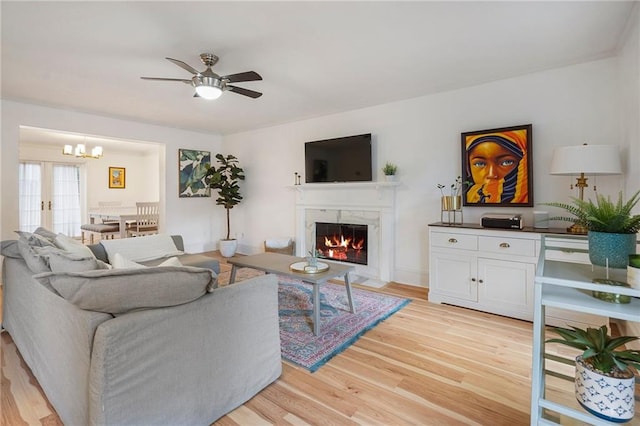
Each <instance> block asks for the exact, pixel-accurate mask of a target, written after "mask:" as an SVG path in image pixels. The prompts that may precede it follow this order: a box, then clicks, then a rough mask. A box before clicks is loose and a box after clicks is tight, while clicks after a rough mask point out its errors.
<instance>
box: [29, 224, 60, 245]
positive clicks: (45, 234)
mask: <svg viewBox="0 0 640 426" xmlns="http://www.w3.org/2000/svg"><path fill="white" fill-rule="evenodd" d="M33 233H34V234H38V235H41V236H43V237H45V238H46V239H47V240H49V241H51V242H53V240H54V239H55V238H56V233H55V232H53V231H49V230H48V229H47V228H43V227H42V226H39V227H37V228H36V230H35V231H33Z"/></svg>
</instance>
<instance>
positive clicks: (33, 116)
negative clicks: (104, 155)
mask: <svg viewBox="0 0 640 426" xmlns="http://www.w3.org/2000/svg"><path fill="white" fill-rule="evenodd" d="M0 105H1V108H2V112H1V113H2V133H1V135H2V139H1V140H0V148H1V151H2V157H1V161H2V162H1V164H0V177H1V179H2V180H1V186H0V188H1V191H2V192H1V206H0V210H1V211H2V215H1V216H0V220H1V222H0V238H2V239H11V238H14V236H15V234H13V231H14V230H16V229H18V205H17V203H16V202H15V200H17V198H18V182H17V181H18V168H17V164H18V158H19V153H18V151H19V138H20V126H30V127H37V128H44V129H52V130H62V131H67V132H73V133H79V134H91V135H99V136H104V137H110V138H115V139H126V140H135V141H140V142H146V143H154V142H155V143H159V144H162V145H164V146H165V149H166V150H165V152H164V153H163V152H161V153H160V154H159V156H158V165H157V170H158V174H159V176H160V181H159V182H158V186H157V188H155V187H154V188H153V191H158V193H159V194H160V203H161V212H162V215H163V217H165V218H166V221H164V222H163V223H162V224H161V226H163V227H164V229H162V231H164V232H167V233H170V234H181V235H183V237H184V241H185V246H186V247H185V248H186V249H187V250H188V251H193V252H197V251H204V250H213V249H215V242H216V241H217V240H218V239H219V238H220V236H221V234H222V232H223V227H224V225H223V220H224V211H219V209H218V208H215V209H214V208H213V206H215V203H214V201H213V199H212V198H178V149H180V148H187V149H197V150H207V151H211V152H212V154H214V153H216V152H218V151H219V148H220V145H221V137H220V136H219V135H217V134H203V133H197V132H191V131H187V130H182V129H175V128H168V127H162V126H156V125H151V124H144V123H138V122H133V121H127V120H121V119H116V118H109V117H103V116H98V115H92V114H85V113H80V112H76V111H69V110H59V109H53V108H48V107H43V106H37V105H32V104H26V103H20V102H14V101H7V100H2V101H1V104H0ZM127 171H129V169H127ZM129 176H131V175H128V178H129Z"/></svg>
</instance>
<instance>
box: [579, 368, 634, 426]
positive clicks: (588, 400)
mask: <svg viewBox="0 0 640 426" xmlns="http://www.w3.org/2000/svg"><path fill="white" fill-rule="evenodd" d="M581 358H582V357H577V358H576V380H575V389H576V399H577V400H578V402H579V403H580V405H582V408H584V409H585V410H587V411H588V412H590V413H591V414H593V415H594V416H596V417H599V418H601V419H605V420H608V421H611V422H616V423H624V422H628V421H629V420H631V419H632V418H633V415H634V409H635V408H634V404H635V403H634V398H633V391H634V386H635V384H634V383H635V379H634V378H633V377H631V378H629V379H620V378H615V377H608V376H603V375H601V374H599V373H596V372H595V371H592V370H590V369H589V368H586V367H585V366H584V365H583V364H582V362H581Z"/></svg>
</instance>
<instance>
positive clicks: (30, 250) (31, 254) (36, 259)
mask: <svg viewBox="0 0 640 426" xmlns="http://www.w3.org/2000/svg"><path fill="white" fill-rule="evenodd" d="M51 248H53V247H51ZM18 251H19V252H20V256H22V258H23V259H24V261H25V262H26V263H27V267H28V268H29V269H30V270H31V272H33V273H34V274H39V273H41V272H48V271H50V269H49V264H48V262H47V259H46V258H45V257H44V256H41V255H40V254H39V253H37V252H36V250H35V247H33V246H31V245H30V244H29V243H28V242H27V238H25V237H20V239H19V240H18Z"/></svg>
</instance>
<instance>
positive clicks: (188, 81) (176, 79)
mask: <svg viewBox="0 0 640 426" xmlns="http://www.w3.org/2000/svg"><path fill="white" fill-rule="evenodd" d="M140 78H141V79H143V80H159V81H181V82H183V83H187V84H191V80H185V79H182V78H162V77H140Z"/></svg>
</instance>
